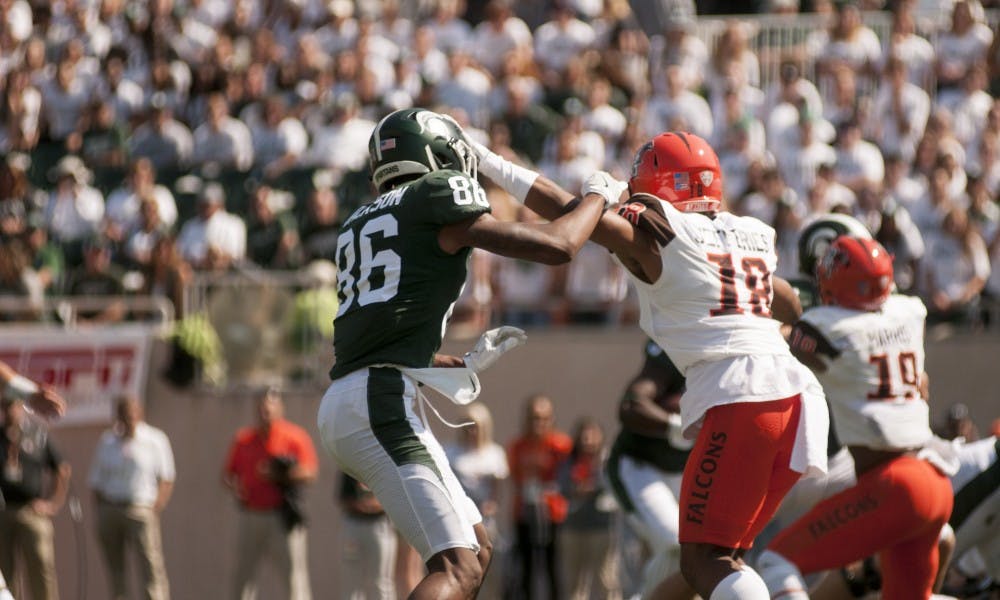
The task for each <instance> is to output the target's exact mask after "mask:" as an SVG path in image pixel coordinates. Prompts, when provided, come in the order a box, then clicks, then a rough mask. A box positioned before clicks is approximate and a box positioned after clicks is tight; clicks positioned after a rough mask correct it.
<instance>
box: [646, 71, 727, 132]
mask: <svg viewBox="0 0 1000 600" xmlns="http://www.w3.org/2000/svg"><path fill="white" fill-rule="evenodd" d="M663 73H664V75H665V82H666V85H665V87H666V90H665V93H664V94H662V95H656V96H654V97H653V98H652V99H651V100H650V101H649V103H648V104H647V105H646V115H645V120H644V122H643V127H644V128H645V130H646V134H647V135H656V133H654V132H662V131H690V132H692V133H695V134H697V135H699V136H701V137H702V138H705V139H711V137H712V109H711V108H709V106H708V102H706V101H705V99H704V98H702V97H701V96H699V95H698V94H696V93H694V92H692V91H691V90H690V89H689V88H687V87H685V83H684V71H683V70H682V69H681V67H680V66H678V65H670V66H668V67H667V68H666V70H665V71H664V72H663Z"/></svg>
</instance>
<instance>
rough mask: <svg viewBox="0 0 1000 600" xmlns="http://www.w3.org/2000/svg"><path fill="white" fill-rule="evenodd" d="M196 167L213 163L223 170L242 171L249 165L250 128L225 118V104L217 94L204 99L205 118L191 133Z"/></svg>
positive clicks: (222, 96)
mask: <svg viewBox="0 0 1000 600" xmlns="http://www.w3.org/2000/svg"><path fill="white" fill-rule="evenodd" d="M191 162H193V163H195V164H196V165H204V164H207V163H216V164H218V165H219V166H220V167H223V168H235V169H237V170H239V171H246V170H247V169H249V168H250V166H251V165H252V164H253V138H252V136H251V135H250V129H249V128H247V126H246V125H244V124H243V122H242V121H240V120H239V119H234V118H233V117H230V116H229V103H228V102H227V101H226V97H225V96H224V95H222V94H221V93H214V94H212V95H210V96H209V97H208V118H207V119H206V121H205V123H203V124H201V125H200V126H199V127H198V128H197V129H195V130H194V152H193V153H192V154H191Z"/></svg>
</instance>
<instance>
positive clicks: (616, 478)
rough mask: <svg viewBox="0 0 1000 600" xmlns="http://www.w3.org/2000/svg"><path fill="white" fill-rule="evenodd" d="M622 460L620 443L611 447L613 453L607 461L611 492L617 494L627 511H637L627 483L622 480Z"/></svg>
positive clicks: (617, 498)
mask: <svg viewBox="0 0 1000 600" xmlns="http://www.w3.org/2000/svg"><path fill="white" fill-rule="evenodd" d="M621 462H622V453H621V449H620V448H619V447H618V444H615V445H614V446H612V447H611V453H610V454H609V455H608V461H607V463H605V466H604V470H605V474H606V475H607V476H608V483H609V484H611V493H612V494H614V495H615V499H616V500H618V504H620V505H621V507H622V508H623V509H625V511H626V512H635V504H634V503H633V502H632V498H631V497H629V495H628V490H627V489H626V488H625V483H624V482H623V481H622V474H621Z"/></svg>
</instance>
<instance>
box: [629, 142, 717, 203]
mask: <svg viewBox="0 0 1000 600" xmlns="http://www.w3.org/2000/svg"><path fill="white" fill-rule="evenodd" d="M628 188H629V193H632V194H639V193H645V194H652V195H653V196H656V197H657V198H660V199H662V200H666V201H667V202H670V203H671V204H673V205H674V207H676V208H677V210H679V211H681V212H718V211H719V208H720V207H721V206H722V169H721V168H720V167H719V157H718V156H717V155H716V154H715V150H712V147H711V146H709V145H708V142H706V141H705V140H703V139H701V138H700V137H698V136H696V135H694V134H693V133H684V132H680V131H676V132H674V131H671V132H668V133H661V134H660V135H658V136H656V137H654V138H653V139H652V140H651V141H649V142H647V143H646V145H644V146H643V147H642V148H640V149H639V151H638V152H636V154H635V160H634V161H633V162H632V176H631V177H629V180H628Z"/></svg>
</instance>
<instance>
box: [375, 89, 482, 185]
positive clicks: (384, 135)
mask: <svg viewBox="0 0 1000 600" xmlns="http://www.w3.org/2000/svg"><path fill="white" fill-rule="evenodd" d="M368 155H369V157H370V158H371V162H372V182H373V183H374V184H375V189H377V190H378V191H379V193H382V192H384V191H386V190H388V189H390V188H391V187H393V185H395V184H396V183H397V182H398V180H399V179H415V178H417V177H421V176H423V175H425V174H427V173H430V172H432V171H440V170H443V169H453V170H456V171H461V172H463V173H465V174H466V175H468V176H470V177H473V178H475V176H476V168H477V166H478V164H479V163H478V159H477V158H476V154H475V152H473V150H472V147H471V146H470V145H469V143H468V142H467V141H466V137H465V132H464V131H462V128H461V127H460V126H459V125H458V123H457V122H455V120H454V119H452V118H451V117H449V116H447V115H442V114H439V113H436V112H434V111H430V110H425V109H423V108H404V109H402V110H397V111H396V112H393V113H390V114H389V115H387V116H386V117H385V118H384V119H382V120H381V121H379V123H378V125H376V126H375V131H373V132H372V137H371V139H370V140H369V141H368Z"/></svg>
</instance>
